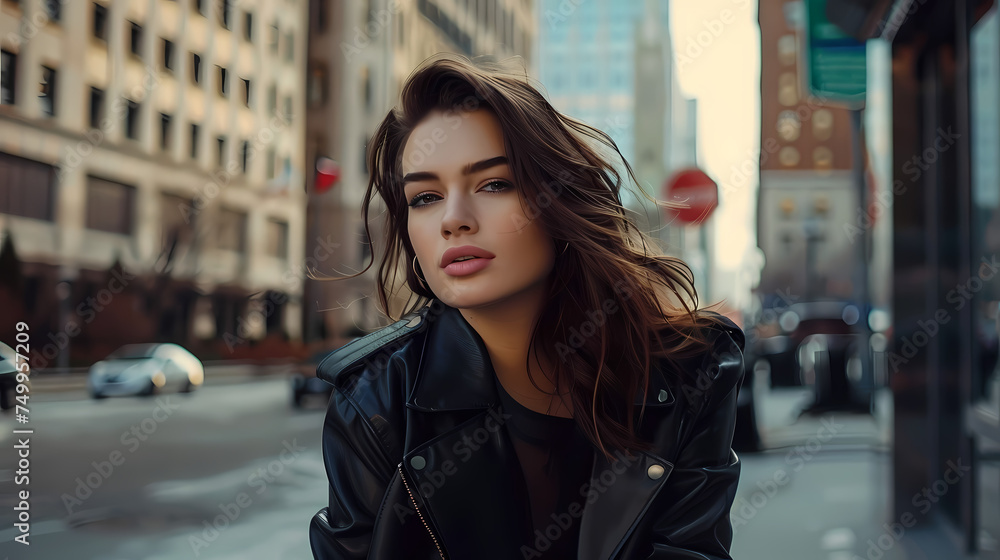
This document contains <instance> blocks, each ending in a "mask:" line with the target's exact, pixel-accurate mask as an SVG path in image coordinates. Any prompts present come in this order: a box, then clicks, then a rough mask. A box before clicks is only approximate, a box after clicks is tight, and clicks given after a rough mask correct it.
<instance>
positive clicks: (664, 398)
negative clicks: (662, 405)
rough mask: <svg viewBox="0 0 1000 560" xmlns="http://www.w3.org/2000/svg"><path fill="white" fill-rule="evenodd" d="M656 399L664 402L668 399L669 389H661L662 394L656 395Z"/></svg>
mask: <svg viewBox="0 0 1000 560" xmlns="http://www.w3.org/2000/svg"><path fill="white" fill-rule="evenodd" d="M656 400H658V401H660V402H664V401H665V400H667V390H666V389H660V394H659V395H656Z"/></svg>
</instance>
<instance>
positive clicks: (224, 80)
mask: <svg viewBox="0 0 1000 560" xmlns="http://www.w3.org/2000/svg"><path fill="white" fill-rule="evenodd" d="M216 68H218V69H219V95H221V96H222V97H229V71H228V70H226V69H225V67H222V66H216Z"/></svg>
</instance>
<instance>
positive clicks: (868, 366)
mask: <svg viewBox="0 0 1000 560" xmlns="http://www.w3.org/2000/svg"><path fill="white" fill-rule="evenodd" d="M850 115H851V158H852V160H853V169H852V171H853V175H854V184H855V187H856V188H857V193H858V206H859V207H860V208H861V211H862V212H864V213H865V214H867V213H868V188H867V185H866V184H865V163H864V162H865V158H864V148H863V145H864V143H863V140H864V136H863V135H864V129H863V115H864V109H851V110H850ZM871 234H872V232H871V231H869V228H862V230H861V234H860V235H859V236H858V237H857V238H855V245H854V250H855V256H856V262H855V270H854V300H855V302H856V304H857V305H858V307H859V311H860V317H859V318H858V323H857V325H856V329H855V332H857V333H858V334H859V335H861V336H860V338H861V342H860V344H861V348H860V352H859V354H860V357H861V383H862V387H863V389H864V391H866V392H867V396H868V399H869V407H870V405H871V402H872V400H871V399H872V398H873V397H874V391H873V389H874V386H873V383H872V381H873V379H874V378H873V376H872V373H873V372H872V359H871V347H870V342H869V341H870V340H871V326H870V325H869V324H868V314H869V312H870V310H871V309H870V307H871V306H870V303H869V301H868V299H869V296H868V239H869V238H870V236H871ZM859 404H860V403H859Z"/></svg>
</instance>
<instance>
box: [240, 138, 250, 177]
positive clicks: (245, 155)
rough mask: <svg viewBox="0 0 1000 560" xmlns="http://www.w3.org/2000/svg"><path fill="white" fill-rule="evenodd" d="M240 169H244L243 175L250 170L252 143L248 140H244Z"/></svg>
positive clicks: (241, 149) (241, 148)
mask: <svg viewBox="0 0 1000 560" xmlns="http://www.w3.org/2000/svg"><path fill="white" fill-rule="evenodd" d="M240 168H241V169H243V173H246V172H247V169H249V168H250V142H249V141H247V140H244V141H243V145H242V146H241V147H240Z"/></svg>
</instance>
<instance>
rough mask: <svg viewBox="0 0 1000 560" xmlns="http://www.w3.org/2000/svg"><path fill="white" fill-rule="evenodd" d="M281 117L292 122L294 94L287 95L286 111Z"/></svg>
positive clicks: (287, 121)
mask: <svg viewBox="0 0 1000 560" xmlns="http://www.w3.org/2000/svg"><path fill="white" fill-rule="evenodd" d="M281 118H282V119H284V120H285V122H286V123H290V122H292V96H291V95H289V96H287V97H285V112H284V114H283V115H281Z"/></svg>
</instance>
